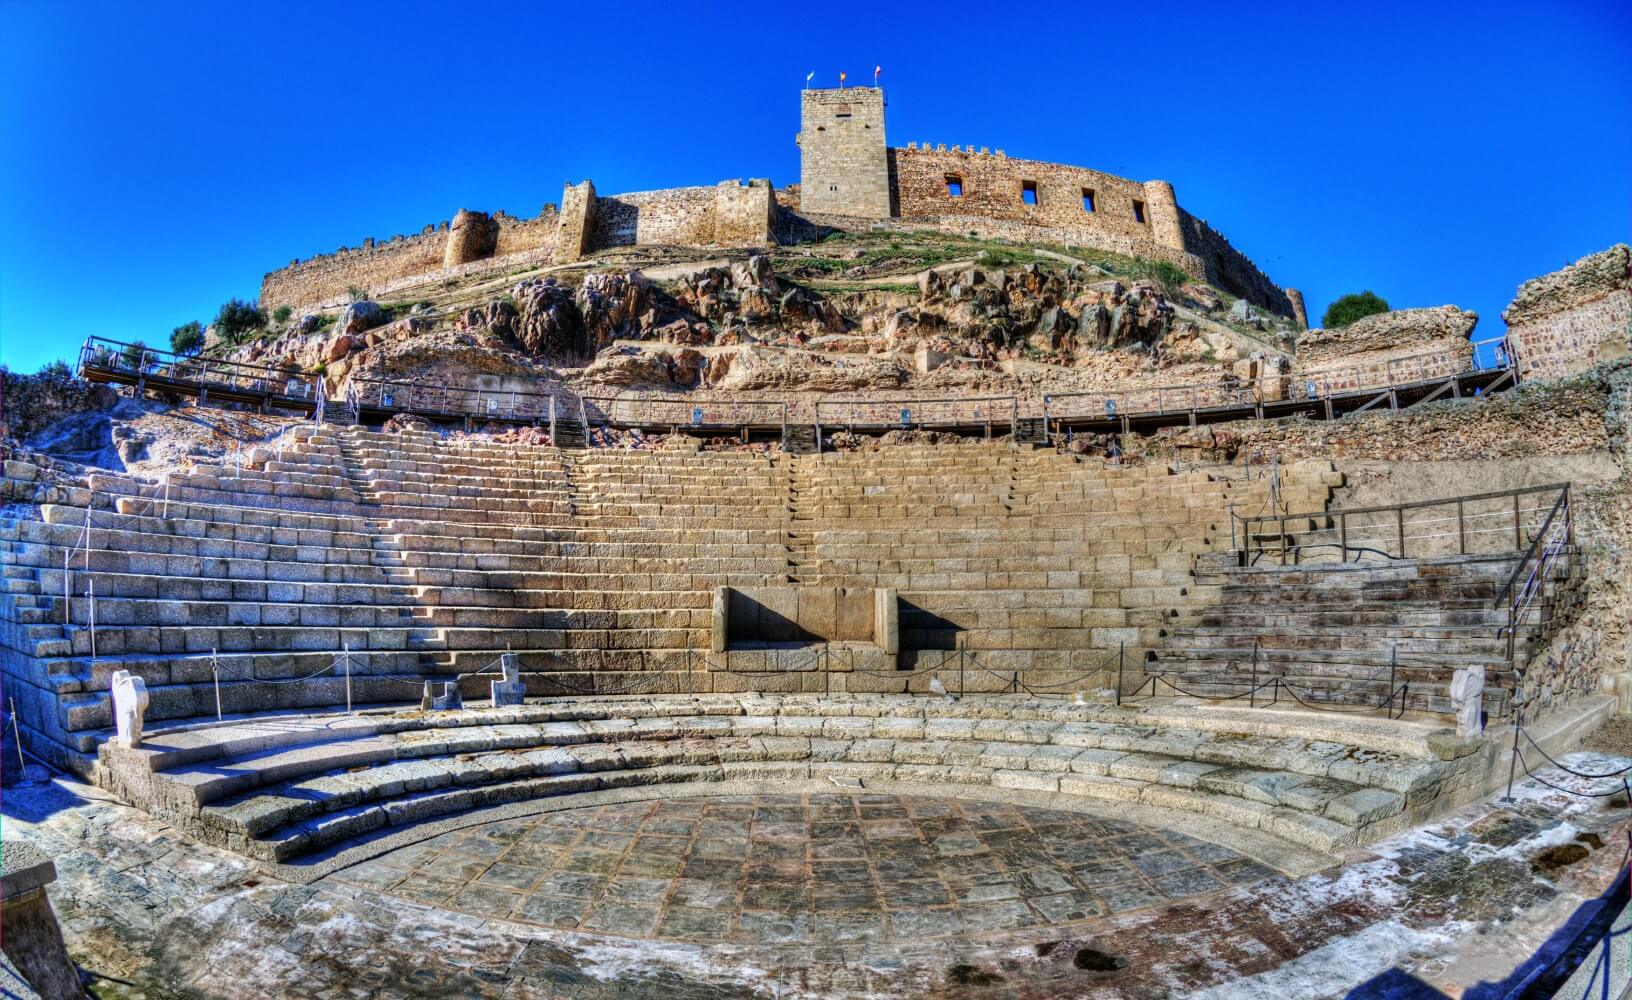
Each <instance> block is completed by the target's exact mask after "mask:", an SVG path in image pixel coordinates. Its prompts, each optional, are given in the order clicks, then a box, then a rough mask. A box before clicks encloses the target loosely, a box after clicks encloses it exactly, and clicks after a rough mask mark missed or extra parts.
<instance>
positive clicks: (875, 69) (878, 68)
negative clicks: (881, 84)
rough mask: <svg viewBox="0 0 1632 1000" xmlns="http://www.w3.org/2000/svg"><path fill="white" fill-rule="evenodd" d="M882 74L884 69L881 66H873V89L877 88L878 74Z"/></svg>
mask: <svg viewBox="0 0 1632 1000" xmlns="http://www.w3.org/2000/svg"><path fill="white" fill-rule="evenodd" d="M882 72H884V67H882V66H874V67H873V86H875V87H876V86H878V74H880V73H882Z"/></svg>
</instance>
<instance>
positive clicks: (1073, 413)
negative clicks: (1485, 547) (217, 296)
mask: <svg viewBox="0 0 1632 1000" xmlns="http://www.w3.org/2000/svg"><path fill="white" fill-rule="evenodd" d="M1504 340H1505V338H1497V339H1493V340H1484V341H1476V342H1473V343H1472V345H1471V346H1472V347H1473V360H1472V363H1471V365H1470V366H1469V367H1467V368H1465V369H1462V370H1461V371H1457V372H1451V373H1447V374H1446V376H1445V377H1447V378H1449V377H1452V376H1455V375H1460V374H1466V373H1469V372H1475V373H1476V372H1485V371H1496V370H1505V369H1509V368H1511V366H1512V355H1511V352H1508V351H1506V350H1503V351H1499V352H1497V353H1496V357H1497V361H1498V363H1497V364H1493V365H1489V366H1486V365H1482V364H1480V362H1479V348H1480V347H1481V346H1484V345H1487V344H1491V343H1500V342H1503V341H1504ZM1443 356H1444V351H1443V350H1439V351H1425V352H1421V353H1418V354H1413V355H1407V356H1405V357H1402V358H1392V359H1388V360H1386V361H1381V362H1366V363H1363V364H1358V365H1350V366H1347V367H1339V368H1332V369H1328V370H1324V371H1321V372H1316V373H1310V374H1294V373H1287V374H1280V375H1266V376H1259V377H1258V378H1248V379H1237V378H1226V379H1221V380H1218V381H1215V382H1197V383H1188V384H1180V385H1154V386H1143V387H1138V388H1133V389H1123V390H1111V391H1103V392H1095V391H1082V392H1064V393H1052V394H1048V395H1022V394H1019V393H1014V394H1003V395H988V396H945V395H943V396H906V395H886V396H862V397H854V398H849V397H843V396H834V395H829V396H825V397H823V398H821V399H817V400H813V401H796V402H788V401H782V400H765V399H748V398H740V397H739V398H727V399H703V400H698V399H693V398H675V399H670V398H663V397H654V396H652V395H650V394H634V395H629V394H620V395H615V396H596V395H581V394H577V393H573V392H571V391H570V390H566V389H564V388H563V389H561V390H559V391H531V390H520V389H516V390H488V389H464V388H453V387H448V386H439V385H427V384H424V383H419V382H411V381H400V380H390V379H379V378H369V377H365V376H361V375H353V376H351V377H350V378H349V379H348V385H352V386H355V387H359V388H357V390H356V397H357V399H358V400H359V402H360V403H361V404H363V405H377V406H379V407H380V408H382V409H396V410H409V409H413V410H418V411H421V412H432V413H441V414H447V415H450V416H454V415H456V416H492V417H505V418H509V419H515V418H518V417H521V418H531V419H543V418H544V417H546V416H547V415H548V414H549V412H550V407H551V406H552V405H554V406H556V407H560V406H562V405H563V404H565V405H566V406H567V408H566V409H564V410H559V411H558V415H559V416H562V417H567V418H573V417H577V418H578V420H579V421H580V422H582V423H589V422H591V421H592V420H593V414H592V413H590V412H589V411H590V407H589V406H586V405H585V404H586V403H587V404H598V406H599V408H600V409H601V410H603V412H605V411H608V410H620V409H621V410H623V411H624V414H625V415H624V416H623V417H622V418H621V419H620V420H619V421H618V422H619V423H625V424H631V425H641V424H646V425H661V424H672V425H676V426H684V425H687V424H690V425H692V426H727V425H730V426H737V425H744V421H742V420H738V421H735V422H730V421H721V420H716V419H710V418H706V417H705V418H704V419H700V420H697V419H693V420H688V419H684V418H682V419H680V420H675V419H673V417H672V416H671V417H665V416H663V415H662V414H661V413H655V414H654V413H642V412H640V411H641V410H644V409H646V408H649V407H659V408H662V407H682V408H685V409H686V410H696V409H698V408H701V409H702V410H703V411H704V412H705V413H707V412H708V411H710V410H713V411H718V410H720V409H722V408H723V409H727V410H729V409H733V408H735V409H739V410H742V409H746V410H749V411H750V412H751V413H757V414H758V416H759V417H760V419H759V423H760V424H761V425H765V426H777V425H783V426H785V425H786V424H787V422H789V421H790V420H792V421H796V422H799V423H812V424H816V425H818V426H840V425H843V426H855V425H863V426H897V425H901V426H915V427H920V428H923V427H929V426H952V425H967V424H981V423H986V424H994V425H997V424H1001V423H1002V422H1003V420H1004V419H1005V418H1007V419H1008V421H1009V423H1010V424H1011V428H1012V427H1013V425H1014V424H1015V423H1017V422H1018V421H1019V420H1021V419H1025V420H1033V419H1044V420H1049V421H1053V420H1059V419H1080V418H1083V417H1089V416H1092V417H1096V418H1098V417H1105V418H1116V417H1135V416H1144V415H1151V414H1166V413H1172V412H1184V411H1186V410H1190V409H1198V408H1207V407H1210V406H1229V405H1235V404H1241V403H1243V402H1252V403H1264V402H1279V401H1286V402H1310V401H1318V400H1320V399H1325V398H1329V397H1330V396H1332V395H1334V394H1337V393H1342V392H1349V391H1371V390H1376V391H1384V390H1388V389H1393V388H1398V387H1400V386H1402V385H1409V384H1412V382H1414V381H1420V380H1421V379H1420V377H1406V376H1404V375H1402V374H1401V373H1402V372H1406V373H1408V374H1409V375H1411V376H1422V375H1423V374H1424V370H1423V368H1424V365H1425V364H1426V362H1427V359H1429V358H1442V357H1443ZM1412 365H1415V368H1414V369H1412V368H1411V366H1412ZM1378 370H1380V371H1381V372H1382V373H1383V378H1382V379H1381V381H1377V380H1373V379H1367V378H1361V379H1360V380H1359V381H1358V382H1356V381H1355V377H1354V376H1355V373H1364V372H1373V371H1378ZM1348 382H1355V384H1354V385H1348V384H1347V383H1348ZM1271 389H1273V390H1275V391H1269V390H1271ZM1209 395H1210V396H1212V397H1215V398H1211V399H1207V398H1203V397H1204V396H1209ZM1083 399H1089V400H1093V401H1094V404H1093V405H1088V406H1071V405H1070V403H1071V401H1075V400H1083ZM1175 399H1177V400H1178V402H1179V403H1182V404H1184V405H1175V403H1174V400H1175ZM552 400H553V401H554V403H553V404H552V402H551V401H552ZM416 404H417V405H416ZM948 407H950V408H951V409H952V410H953V412H952V414H951V415H950V416H948V417H944V418H936V417H932V416H928V414H929V413H930V412H931V411H934V410H936V409H939V408H948ZM631 408H633V409H634V410H635V411H636V412H634V413H633V414H630V413H629V412H628V411H629V410H630V409H631ZM1102 409H1103V411H1104V412H1103V413H1101V412H1100V411H1101V410H1102ZM574 410H576V412H574ZM903 411H905V413H903ZM971 411H973V412H971ZM606 422H608V423H610V422H612V420H611V419H610V416H608V418H607V421H606Z"/></svg>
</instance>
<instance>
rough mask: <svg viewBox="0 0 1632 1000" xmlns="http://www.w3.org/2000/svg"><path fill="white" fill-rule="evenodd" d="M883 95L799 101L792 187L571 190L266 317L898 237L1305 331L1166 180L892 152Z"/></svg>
mask: <svg viewBox="0 0 1632 1000" xmlns="http://www.w3.org/2000/svg"><path fill="white" fill-rule="evenodd" d="M884 109H885V103H884V92H883V91H882V90H881V89H878V88H876V87H851V88H843V89H837V90H825V89H817V90H805V91H802V92H801V98H800V131H799V135H798V143H799V155H800V176H799V180H800V183H799V185H798V186H797V188H787V189H784V190H782V191H777V190H774V189H773V188H772V186H771V182H770V181H769V180H763V179H754V180H750V181H748V182H747V183H746V184H743V183H742V182H740V181H723V182H721V183H720V184H718V185H715V186H712V187H683V188H668V189H663V190H657V191H642V192H634V193H628V194H618V195H610V196H603V195H598V194H597V193H596V191H595V186H594V184H592V183H591V182H590V181H587V180H586V181H584V182H582V183H580V184H570V183H569V184H568V185H566V188H565V190H564V191H563V193H562V198H561V208H560V211H559V213H557V212H555V211H553V210H552V208H550V207H547V208H546V209H545V211H544V212H543V213H541V214H540V215H539V216H538V217H537V218H534V219H525V220H522V219H515V218H512V217H509V216H506V215H504V214H503V213H495V214H494V215H492V216H489V215H487V214H486V213H482V212H472V211H468V210H466V209H460V210H459V212H458V214H457V215H456V216H455V217H454V218H453V220H452V221H451V223H448V222H444V223H440V224H438V225H432V226H426V227H425V229H424V231H423V232H421V233H420V234H419V235H418V236H412V237H396V238H394V239H392V240H390V241H388V242H384V243H379V244H376V243H375V241H373V240H366V241H364V244H363V246H362V247H361V248H358V249H342V250H340V251H337V252H336V253H334V254H330V255H325V256H319V257H314V258H312V259H310V260H307V261H294V262H291V263H290V265H289V266H288V267H286V268H283V269H281V270H279V271H274V272H272V273H270V274H268V275H266V277H265V279H264V280H263V281H262V284H261V305H262V306H263V307H265V308H268V309H270V308H275V307H277V306H280V305H291V306H303V307H312V306H319V305H325V304H334V303H337V302H343V301H344V300H345V296H346V294H347V292H348V290H350V289H352V288H359V289H363V290H365V291H367V292H368V293H369V294H371V295H375V296H378V295H382V294H384V293H386V292H389V291H394V290H396V289H400V288H405V287H409V286H411V285H413V284H415V283H417V282H423V281H429V280H432V279H433V278H438V277H444V276H451V275H460V274H467V273H475V272H486V271H489V270H501V269H508V268H515V267H518V266H524V265H536V264H539V263H556V264H566V263H572V262H574V261H577V260H580V259H582V258H583V257H584V256H585V255H587V254H590V253H593V252H594V251H596V250H600V249H605V248H608V247H617V246H631V245H634V246H650V245H668V246H719V247H751V246H764V245H767V244H769V243H771V242H773V241H775V240H777V239H778V238H779V237H780V238H782V239H796V238H799V237H800V235H801V234H803V235H805V236H807V237H808V234H811V233H814V232H817V231H819V227H822V226H826V227H831V228H839V229H860V228H871V227H874V226H893V227H901V228H907V229H925V228H929V229H941V230H945V231H947V232H953V233H972V234H975V235H977V236H981V237H985V238H992V239H1011V240H1017V241H1026V242H1043V243H1048V242H1053V243H1061V244H1065V245H1069V246H1083V247H1092V248H1095V249H1100V250H1106V251H1110V252H1113V253H1119V254H1123V255H1126V256H1130V257H1140V258H1144V259H1146V260H1158V261H1167V262H1168V263H1171V264H1174V265H1176V266H1178V267H1180V268H1182V269H1183V270H1184V271H1185V272H1186V273H1187V274H1189V275H1190V276H1191V277H1192V278H1194V279H1196V280H1203V279H1205V280H1206V281H1209V282H1211V283H1213V284H1215V285H1217V286H1218V287H1220V288H1223V289H1225V290H1226V291H1228V292H1230V293H1231V294H1233V295H1236V296H1238V297H1240V298H1244V299H1247V300H1248V301H1250V302H1252V303H1253V304H1254V305H1257V306H1259V307H1261V308H1264V309H1267V310H1269V311H1271V312H1273V313H1276V314H1278V315H1281V316H1287V317H1291V318H1294V319H1296V320H1297V321H1298V322H1299V323H1300V324H1304V325H1306V317H1305V316H1304V315H1303V313H1302V311H1301V306H1300V303H1301V301H1302V300H1301V297H1299V296H1298V295H1297V292H1296V290H1295V289H1294V290H1282V289H1281V288H1279V287H1277V286H1276V285H1275V284H1274V282H1272V281H1270V280H1269V278H1268V277H1267V276H1265V275H1264V274H1263V272H1261V271H1260V270H1259V269H1258V268H1257V267H1256V266H1255V265H1254V264H1253V263H1252V262H1251V261H1250V260H1248V259H1247V258H1246V256H1245V255H1243V254H1242V253H1241V252H1240V251H1238V250H1236V249H1235V248H1234V247H1232V246H1231V245H1230V243H1229V241H1228V240H1226V239H1225V238H1224V237H1223V236H1222V235H1220V234H1219V233H1218V232H1217V231H1216V230H1214V229H1212V227H1210V226H1209V225H1208V224H1207V223H1206V221H1204V220H1202V219H1200V218H1197V217H1196V216H1194V215H1192V214H1191V213H1190V212H1188V211H1186V210H1185V209H1184V208H1183V207H1182V206H1180V204H1179V202H1178V199H1177V196H1176V195H1175V193H1174V190H1173V185H1172V184H1169V183H1168V182H1166V181H1147V182H1139V181H1132V180H1128V179H1125V178H1121V177H1116V176H1113V175H1111V174H1106V173H1102V172H1100V171H1097V170H1090V169H1087V168H1083V167H1074V166H1067V165H1064V164H1058V163H1046V162H1043V161H1039V160H1023V159H1014V158H1010V157H1008V156H1007V155H1006V154H1005V153H1004V152H1003V151H1002V150H998V151H997V152H996V153H995V154H993V153H990V152H988V151H987V150H986V149H984V148H983V149H981V150H979V151H978V152H977V151H976V150H975V149H974V148H973V147H969V148H967V149H966V148H962V147H958V146H954V147H952V149H951V150H947V149H946V147H945V146H944V145H942V146H938V147H935V148H931V147H930V145H929V144H928V143H925V144H923V145H919V144H918V143H916V142H910V143H908V144H907V145H906V147H905V148H899V147H891V146H890V145H888V143H887V141H886V138H885V120H884V119H885V114H884Z"/></svg>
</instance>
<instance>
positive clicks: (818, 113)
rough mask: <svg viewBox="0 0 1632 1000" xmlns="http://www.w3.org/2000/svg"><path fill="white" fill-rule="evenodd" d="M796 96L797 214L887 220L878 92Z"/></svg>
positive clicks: (815, 92)
mask: <svg viewBox="0 0 1632 1000" xmlns="http://www.w3.org/2000/svg"><path fill="white" fill-rule="evenodd" d="M800 93H801V99H800V109H799V111H800V114H799V138H798V140H797V141H798V143H799V210H800V211H801V212H816V213H818V214H821V213H826V214H831V215H853V216H860V217H861V218H866V219H887V218H889V217H890V163H889V154H888V152H887V151H886V147H885V145H884V91H883V89H881V88H879V87H843V88H840V89H837V90H805V91H801V92H800Z"/></svg>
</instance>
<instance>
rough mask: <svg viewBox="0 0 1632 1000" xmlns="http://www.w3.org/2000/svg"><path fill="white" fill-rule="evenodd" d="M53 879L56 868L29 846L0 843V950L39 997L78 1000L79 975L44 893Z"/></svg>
mask: <svg viewBox="0 0 1632 1000" xmlns="http://www.w3.org/2000/svg"><path fill="white" fill-rule="evenodd" d="M56 879H57V866H56V865H54V864H52V862H51V859H50V858H48V857H46V856H45V855H43V854H41V853H40V852H39V850H38V849H36V848H35V847H34V846H33V845H32V844H27V843H24V842H23V841H20V840H7V841H4V842H0V924H3V925H4V927H5V931H4V933H3V934H0V948H3V949H4V951H5V953H6V958H7V959H9V960H10V961H11V964H12V965H13V966H15V967H16V969H17V973H18V974H19V975H20V976H22V977H23V979H24V980H26V981H27V982H28V985H29V986H31V987H33V988H34V989H35V990H37V991H38V992H39V994H40V995H41V996H43V997H53V998H58V997H60V998H63V1000H77V998H80V997H84V996H85V991H84V989H83V988H82V987H81V986H80V983H79V971H78V970H77V969H75V968H74V962H73V959H71V958H69V957H68V949H67V947H66V946H65V945H64V944H63V943H62V929H61V928H60V927H58V926H57V916H56V914H55V913H53V912H52V911H51V900H50V897H48V896H47V895H46V894H45V887H46V886H47V885H49V884H50V883H52V882H55V881H56Z"/></svg>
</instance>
